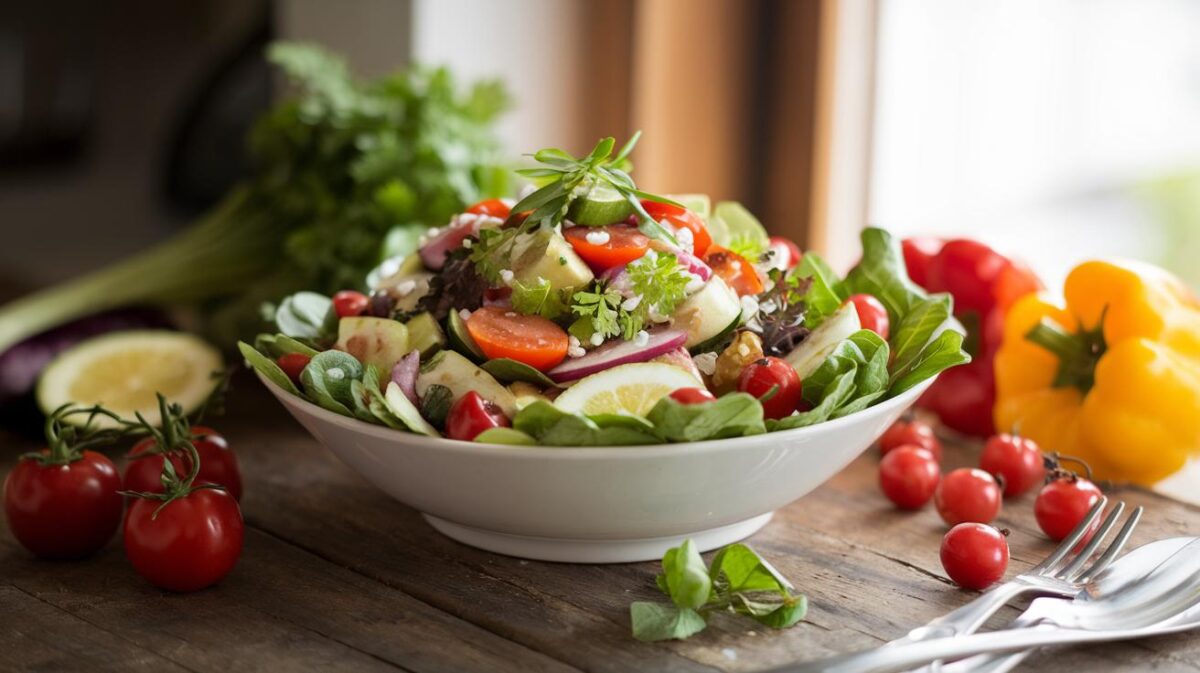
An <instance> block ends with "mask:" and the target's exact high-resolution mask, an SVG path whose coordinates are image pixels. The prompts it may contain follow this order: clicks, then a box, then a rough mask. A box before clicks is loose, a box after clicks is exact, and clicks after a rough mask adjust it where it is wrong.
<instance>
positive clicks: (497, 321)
mask: <svg viewBox="0 0 1200 673" xmlns="http://www.w3.org/2000/svg"><path fill="white" fill-rule="evenodd" d="M467 332H469V333H470V334H471V338H472V339H474V340H475V343H476V344H478V345H479V348H480V350H482V351H483V354H484V355H486V356H487V357H488V359H489V360H493V359H496V358H512V359H513V360H516V361H517V362H524V363H525V364H527V365H529V366H530V367H533V368H534V369H540V370H542V371H545V370H547V369H551V368H553V367H554V366H555V365H557V364H558V363H560V362H562V361H563V358H565V357H567V333H566V331H564V330H563V328H561V327H559V326H558V325H556V324H554V323H553V322H551V321H549V320H546V319H545V318H543V317H541V316H536V315H521V314H520V313H516V312H515V311H512V310H511V309H507V308H503V307H500V306H484V307H483V308H481V309H479V310H477V311H475V312H474V313H472V314H471V317H470V318H468V319H467Z"/></svg>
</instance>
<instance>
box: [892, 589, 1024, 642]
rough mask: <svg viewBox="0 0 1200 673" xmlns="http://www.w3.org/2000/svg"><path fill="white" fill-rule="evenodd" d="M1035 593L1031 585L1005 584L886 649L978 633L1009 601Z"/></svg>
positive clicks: (911, 633)
mask: <svg viewBox="0 0 1200 673" xmlns="http://www.w3.org/2000/svg"><path fill="white" fill-rule="evenodd" d="M1031 591H1033V588H1032V587H1030V586H1029V585H1026V584H1018V583H1016V582H1005V583H1004V584H1001V585H1000V586H998V587H996V588H995V589H992V590H991V591H989V592H987V593H986V594H983V595H981V596H979V597H978V598H976V599H975V600H973V601H971V602H970V603H967V604H966V605H964V606H962V607H960V608H958V609H956V610H952V611H951V612H948V613H946V614H944V615H942V616H941V617H938V618H937V619H934V620H933V621H930V622H929V623H928V624H926V625H924V626H918V627H917V628H915V629H913V630H912V631H909V632H908V635H905V636H902V637H900V638H897V639H896V640H893V641H891V642H889V643H888V644H887V645H885V646H884V647H898V646H900V645H907V644H911V643H919V642H922V641H926V640H933V639H935V638H950V637H953V636H957V635H963V634H968V633H974V632H975V631H976V630H978V629H979V627H980V626H983V623H984V622H986V621H987V620H988V617H991V616H992V615H994V614H995V613H996V611H997V610H999V609H1000V608H1002V607H1004V606H1005V605H1007V604H1008V602H1009V601H1011V600H1012V599H1014V598H1016V597H1017V596H1020V595H1021V594H1024V593H1029V592H1031Z"/></svg>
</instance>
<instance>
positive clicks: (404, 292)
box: [395, 279, 417, 297]
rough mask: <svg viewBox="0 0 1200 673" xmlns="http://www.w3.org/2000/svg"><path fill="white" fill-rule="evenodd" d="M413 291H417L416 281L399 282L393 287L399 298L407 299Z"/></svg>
mask: <svg viewBox="0 0 1200 673" xmlns="http://www.w3.org/2000/svg"><path fill="white" fill-rule="evenodd" d="M415 289H417V281H415V280H411V279H410V280H405V281H401V282H399V283H397V284H396V287H395V291H396V294H398V295H400V296H401V297H407V296H408V295H410V294H412V291H413V290H415Z"/></svg>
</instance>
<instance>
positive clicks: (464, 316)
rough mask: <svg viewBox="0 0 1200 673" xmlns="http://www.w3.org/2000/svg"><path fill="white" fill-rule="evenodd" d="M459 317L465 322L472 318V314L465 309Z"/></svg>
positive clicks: (459, 313)
mask: <svg viewBox="0 0 1200 673" xmlns="http://www.w3.org/2000/svg"><path fill="white" fill-rule="evenodd" d="M458 317H460V318H462V319H463V320H464V321H465V320H469V319H470V318H471V312H470V311H468V310H467V309H465V308H464V309H462V310H461V311H459V312H458Z"/></svg>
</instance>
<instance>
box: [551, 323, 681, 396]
mask: <svg viewBox="0 0 1200 673" xmlns="http://www.w3.org/2000/svg"><path fill="white" fill-rule="evenodd" d="M647 334H648V335H649V338H648V339H647V340H646V342H645V343H644V344H640V345H639V344H638V342H637V340H633V341H625V340H623V339H614V340H612V341H609V342H608V343H606V344H604V345H603V346H600V347H599V348H597V349H596V350H594V351H590V352H589V353H588V354H587V355H584V356H583V357H579V358H569V359H567V360H566V361H564V362H563V363H562V364H560V365H559V366H557V367H555V368H554V369H551V370H550V371H548V372H546V375H547V376H549V377H550V378H551V380H553V381H554V382H555V383H565V382H567V381H575V380H577V379H581V378H583V377H585V376H587V375H589V374H595V373H596V372H599V371H604V370H605V369H611V368H613V367H616V366H617V365H626V364H630V363H633V362H646V361H647V360H653V359H654V358H656V357H658V356H659V355H662V354H664V353H670V352H671V351H673V350H675V349H676V348H679V347H680V346H683V345H684V344H685V343H687V332H686V331H684V330H678V329H664V330H655V331H653V332H648V333H647Z"/></svg>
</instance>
